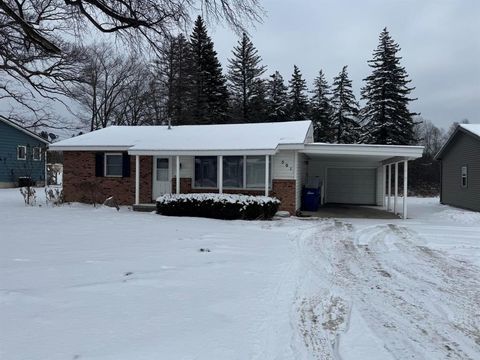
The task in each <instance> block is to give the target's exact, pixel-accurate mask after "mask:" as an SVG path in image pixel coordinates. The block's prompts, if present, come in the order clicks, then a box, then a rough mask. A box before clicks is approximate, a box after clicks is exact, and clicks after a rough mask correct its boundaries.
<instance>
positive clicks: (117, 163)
mask: <svg viewBox="0 0 480 360" xmlns="http://www.w3.org/2000/svg"><path fill="white" fill-rule="evenodd" d="M122 174H123V155H122V154H121V153H106V154H105V176H112V177H121V176H122Z"/></svg>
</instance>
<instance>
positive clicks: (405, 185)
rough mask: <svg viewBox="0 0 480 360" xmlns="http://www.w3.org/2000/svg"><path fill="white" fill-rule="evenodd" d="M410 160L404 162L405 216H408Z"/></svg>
mask: <svg viewBox="0 0 480 360" xmlns="http://www.w3.org/2000/svg"><path fill="white" fill-rule="evenodd" d="M407 197H408V160H405V161H404V162H403V218H404V219H406V218H407Z"/></svg>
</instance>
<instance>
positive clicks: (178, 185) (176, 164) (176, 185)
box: [175, 155, 180, 194]
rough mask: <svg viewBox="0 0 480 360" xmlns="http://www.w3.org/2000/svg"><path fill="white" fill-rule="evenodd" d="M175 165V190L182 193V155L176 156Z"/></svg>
mask: <svg viewBox="0 0 480 360" xmlns="http://www.w3.org/2000/svg"><path fill="white" fill-rule="evenodd" d="M175 160H176V161H175V167H176V169H175V170H176V177H175V192H176V193H177V194H180V156H178V155H177V156H176V159H175Z"/></svg>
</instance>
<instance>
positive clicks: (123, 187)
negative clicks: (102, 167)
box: [63, 151, 152, 205]
mask: <svg viewBox="0 0 480 360" xmlns="http://www.w3.org/2000/svg"><path fill="white" fill-rule="evenodd" d="M63 192H64V195H65V201H68V202H70V201H78V202H85V203H91V202H92V201H93V198H95V201H96V202H103V201H104V200H105V199H106V198H107V197H109V196H114V197H115V199H116V200H117V201H118V202H119V204H121V205H132V204H133V203H134V202H135V157H134V156H130V176H129V177H96V176H95V152H87V151H65V152H64V153H63ZM140 202H141V203H151V202H152V158H151V157H150V156H141V157H140Z"/></svg>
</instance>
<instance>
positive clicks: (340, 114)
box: [331, 66, 360, 144]
mask: <svg viewBox="0 0 480 360" xmlns="http://www.w3.org/2000/svg"><path fill="white" fill-rule="evenodd" d="M331 103H332V106H333V115H332V122H333V127H334V135H335V136H334V138H335V140H336V142H337V143H344V144H351V143H355V142H357V141H358V137H359V128H360V125H359V123H358V121H357V119H358V113H359V105H358V103H357V101H356V100H355V95H354V94H353V92H352V81H351V80H350V79H349V78H348V72H347V66H344V67H343V69H342V71H341V72H340V73H339V74H338V76H336V77H335V78H334V79H333V86H332V98H331Z"/></svg>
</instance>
